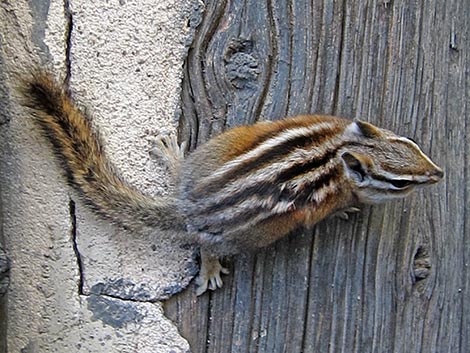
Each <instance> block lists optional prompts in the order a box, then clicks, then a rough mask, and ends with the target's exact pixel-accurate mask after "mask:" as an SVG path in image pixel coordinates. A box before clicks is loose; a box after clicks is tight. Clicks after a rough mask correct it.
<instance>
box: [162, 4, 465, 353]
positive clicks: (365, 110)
mask: <svg viewBox="0 0 470 353" xmlns="http://www.w3.org/2000/svg"><path fill="white" fill-rule="evenodd" d="M469 10H470V4H469V2H468V0H451V1H445V0H421V1H412V0H404V1H389V0H384V1H372V0H370V1H365V0H360V1H345V0H344V1H327V0H324V1H317V0H290V1H289V0H279V1H272V0H267V1H258V0H245V1H241V0H233V1H229V0H225V1H214V0H210V1H207V2H206V11H205V14H204V19H203V22H202V23H201V25H200V27H199V28H198V33H197V38H196V40H195V41H194V43H193V47H192V49H191V51H190V55H189V57H188V59H187V62H186V67H185V70H186V76H185V79H184V83H183V86H184V91H183V95H182V107H183V116H182V119H181V136H180V137H181V138H182V139H184V140H188V141H190V142H191V143H190V145H191V147H192V148H194V147H196V146H197V145H198V144H200V143H202V142H204V141H206V140H207V139H208V138H209V137H210V136H213V135H215V134H217V133H219V132H220V131H222V130H224V129H226V128H229V127H232V126H235V125H239V124H245V123H248V124H249V123H253V122H255V121H258V120H264V119H279V118H282V117H285V116H291V115H296V114H299V113H325V114H335V115H341V116H346V117H350V118H359V119H362V120H367V121H371V122H373V123H374V124H376V125H379V126H382V127H385V128H388V129H391V130H393V131H395V132H397V133H399V134H403V135H406V136H410V137H412V138H413V139H414V140H416V141H418V142H419V144H420V145H421V146H422V147H423V150H424V151H426V152H427V153H429V154H430V155H431V156H432V157H433V159H434V160H435V161H436V162H437V163H438V164H439V165H441V166H442V167H443V168H444V170H445V172H446V177H445V181H444V182H442V183H440V184H439V185H437V186H435V187H432V188H429V189H426V190H423V191H420V192H418V193H416V194H415V195H413V196H412V197H410V198H408V199H406V200H403V201H398V202H393V203H390V204H386V205H382V206H374V207H372V208H370V207H366V208H365V209H363V211H362V213H361V214H359V215H357V216H353V217H352V219H351V220H350V221H349V222H345V221H342V220H337V219H331V220H327V221H325V222H322V223H321V224H319V225H317V226H316V227H315V228H314V229H310V230H304V231H300V232H299V233H298V234H293V235H292V236H290V237H288V238H287V239H284V240H282V241H280V242H279V243H277V244H275V245H274V246H272V247H270V248H268V249H265V250H263V251H261V252H259V253H257V254H241V255H240V256H237V257H235V258H233V259H227V261H226V262H227V263H228V264H229V267H230V269H231V274H230V275H229V276H226V277H225V282H226V283H225V286H224V288H223V289H222V290H218V291H216V292H214V293H210V294H207V295H204V296H203V297H202V298H199V299H196V298H195V296H194V293H193V291H192V290H191V289H190V290H188V291H186V292H185V293H182V294H181V295H179V296H177V297H175V298H172V299H171V300H170V301H168V302H167V303H166V305H165V307H166V313H167V315H168V316H169V317H170V318H172V319H173V320H174V321H175V322H176V323H177V325H178V327H179V329H180V332H181V333H182V334H183V336H184V337H186V338H187V339H188V340H189V342H190V344H191V347H192V351H193V353H216V352H217V353H226V352H253V353H254V352H257V353H262V352H263V353H264V352H265V353H276V352H289V353H300V352H304V353H307V352H361V353H364V352H423V353H425V352H426V353H427V352H453V353H454V352H462V353H464V352H469V351H470V334H469V333H470V295H469V290H470V272H469V263H470V226H469V224H470V222H468V219H470V214H469V212H470V207H469V201H468V200H469V195H470V183H469V182H468V176H469V175H470V163H469V151H470V149H469V147H470V146H469V139H470V123H469V120H468V119H469V108H468V104H467V102H470V85H469V84H470V68H469V53H470V51H469V47H468V44H469V43H470V11H469Z"/></svg>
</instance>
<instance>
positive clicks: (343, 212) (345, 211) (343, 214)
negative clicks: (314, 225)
mask: <svg viewBox="0 0 470 353" xmlns="http://www.w3.org/2000/svg"><path fill="white" fill-rule="evenodd" d="M360 211H361V209H359V208H357V207H352V206H351V207H346V208H342V209H340V210H338V211H336V212H335V213H333V214H332V217H338V218H341V219H344V220H346V221H347V220H348V219H349V214H351V213H358V212H360Z"/></svg>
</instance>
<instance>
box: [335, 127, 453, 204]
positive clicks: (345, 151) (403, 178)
mask: <svg viewBox="0 0 470 353" xmlns="http://www.w3.org/2000/svg"><path fill="white" fill-rule="evenodd" d="M344 134H345V139H346V141H347V142H346V143H345V145H344V147H343V148H341V149H340V150H339V155H340V158H341V160H342V162H343V166H344V169H345V172H346V175H347V178H348V179H349V181H350V182H351V185H352V188H353V192H354V194H355V195H356V197H357V198H358V199H359V201H360V202H365V203H378V202H382V201H386V200H390V199H394V198H399V197H404V196H406V195H408V194H409V193H410V192H411V191H413V190H414V189H416V188H417V187H420V186H425V185H429V184H434V183H436V182H438V181H439V180H441V179H442V177H443V176H444V173H443V171H442V169H441V168H439V167H438V166H437V165H436V164H434V163H433V162H432V161H431V159H430V158H429V157H428V156H426V155H425V154H424V153H423V151H421V149H420V148H419V147H418V145H417V144H416V143H415V142H413V141H412V140H411V139H409V138H406V137H400V136H397V135H395V134H393V133H392V132H390V131H387V130H383V129H379V128H377V127H375V126H374V125H371V124H369V123H365V122H361V121H354V122H352V123H351V124H349V125H348V127H347V128H346V129H345V132H344Z"/></svg>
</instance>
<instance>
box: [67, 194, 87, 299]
mask: <svg viewBox="0 0 470 353" xmlns="http://www.w3.org/2000/svg"><path fill="white" fill-rule="evenodd" d="M69 211H70V222H71V223H72V229H71V238H72V247H73V252H74V254H75V258H76V261H77V267H78V275H79V278H78V294H79V295H84V293H83V281H84V279H83V276H84V274H83V262H82V255H81V254H80V250H79V249H78V243H77V216H76V214H75V201H73V200H72V199H70V201H69Z"/></svg>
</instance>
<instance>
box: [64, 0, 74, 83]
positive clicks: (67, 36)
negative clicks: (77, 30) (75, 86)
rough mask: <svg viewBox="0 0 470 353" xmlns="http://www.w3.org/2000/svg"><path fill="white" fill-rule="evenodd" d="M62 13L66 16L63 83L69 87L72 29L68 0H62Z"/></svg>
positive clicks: (71, 15)
mask: <svg viewBox="0 0 470 353" xmlns="http://www.w3.org/2000/svg"><path fill="white" fill-rule="evenodd" d="M64 13H65V17H66V18H67V23H66V27H65V70H66V72H65V78H64V84H65V86H66V87H69V82H70V76H71V75H72V57H71V50H72V31H73V14H72V9H71V6H70V1H69V0H64Z"/></svg>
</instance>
